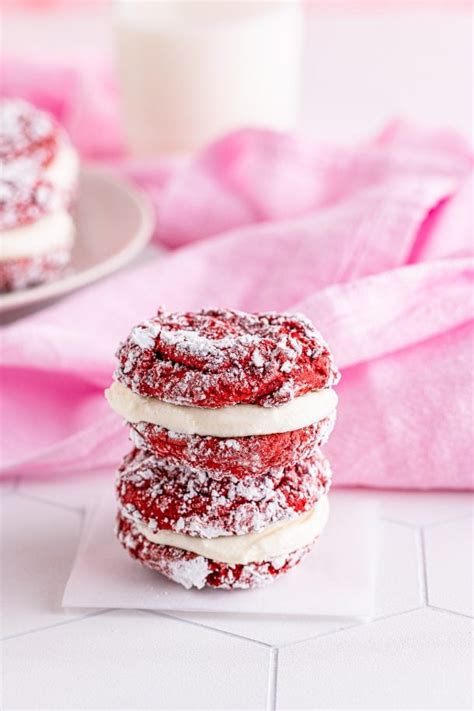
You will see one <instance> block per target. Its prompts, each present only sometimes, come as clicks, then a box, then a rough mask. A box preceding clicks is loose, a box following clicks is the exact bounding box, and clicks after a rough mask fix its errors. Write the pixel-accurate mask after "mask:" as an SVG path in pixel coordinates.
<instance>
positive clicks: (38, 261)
mask: <svg viewBox="0 0 474 711" xmlns="http://www.w3.org/2000/svg"><path fill="white" fill-rule="evenodd" d="M0 239H1V236H0ZM70 258H71V250H70V249H56V250H54V251H53V252H48V253H46V254H41V255H37V256H35V257H24V258H21V259H8V260H5V261H0V292H7V291H17V290H19V289H24V288H26V287H29V286H34V285H37V284H43V283H45V282H48V281H52V280H53V279H56V278H57V277H58V276H59V275H60V274H61V272H62V271H63V269H64V267H65V266H66V265H67V264H68V262H69V260H70Z"/></svg>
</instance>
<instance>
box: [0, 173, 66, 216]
mask: <svg viewBox="0 0 474 711" xmlns="http://www.w3.org/2000/svg"><path fill="white" fill-rule="evenodd" d="M20 163H21V164H22V163H23V160H21V159H20V160H19V161H15V162H13V163H10V164H8V165H7V166H5V167H4V169H2V171H1V175H0V230H10V229H13V228H14V227H19V226H20V225H26V224H29V223H31V222H35V221H36V220H38V219H39V218H40V217H43V216H44V215H46V214H48V213H51V212H53V211H54V210H57V209H59V208H60V207H61V199H60V196H59V194H58V192H57V191H56V190H55V189H54V188H53V186H52V184H51V182H50V181H49V180H45V179H44V178H38V177H37V176H36V175H35V173H28V172H27V173H25V175H23V176H21V175H20V176H18V175H16V168H17V167H18V164H20Z"/></svg>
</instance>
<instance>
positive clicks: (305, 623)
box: [175, 521, 423, 646]
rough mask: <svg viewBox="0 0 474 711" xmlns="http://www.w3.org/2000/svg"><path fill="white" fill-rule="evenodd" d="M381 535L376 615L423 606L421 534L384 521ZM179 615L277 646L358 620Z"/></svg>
mask: <svg viewBox="0 0 474 711" xmlns="http://www.w3.org/2000/svg"><path fill="white" fill-rule="evenodd" d="M379 533H380V542H379V552H378V575H377V582H376V597H375V616H377V617H379V616H385V615H391V614H394V613H396V612H403V611H406V610H412V609H414V608H416V607H419V606H421V605H422V604H423V595H422V590H421V582H422V565H421V560H420V548H419V534H418V531H416V530H414V529H412V528H408V527H405V526H400V525H398V524H395V523H391V522H386V521H381V522H380V528H379ZM175 616H176V617H179V618H180V619H186V620H191V621H193V622H196V623H198V624H202V625H205V626H208V627H214V628H217V629H221V630H226V631H228V632H231V633H233V634H238V635H242V636H244V637H248V638H250V639H255V640H260V641H262V642H266V643H267V644H271V645H276V646H278V645H283V644H290V643H291V642H297V641H299V640H303V639H307V638H308V637H316V636H318V635H323V634H327V633H328V632H331V631H334V630H339V629H344V628H345V627H349V626H353V625H354V620H348V619H324V618H320V619H311V618H305V617H301V618H287V619H282V618H272V617H270V618H266V619H263V618H260V617H257V618H253V617H247V616H244V615H212V614H186V613H181V614H178V615H176V614H175Z"/></svg>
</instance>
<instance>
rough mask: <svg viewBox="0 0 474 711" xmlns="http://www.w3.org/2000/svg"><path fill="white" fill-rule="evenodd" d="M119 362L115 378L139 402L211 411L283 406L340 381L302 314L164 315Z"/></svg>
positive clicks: (139, 329)
mask: <svg viewBox="0 0 474 711" xmlns="http://www.w3.org/2000/svg"><path fill="white" fill-rule="evenodd" d="M117 357H118V360H119V365H118V368H117V370H116V375H115V377H116V378H117V379H118V380H119V381H120V382H122V383H123V384H124V385H125V386H127V387H128V388H130V389H131V390H133V391H134V392H136V393H138V394H139V395H143V396H145V397H156V398H158V399H160V400H164V401H166V402H170V403H175V404H178V405H188V406H197V407H207V408H219V407H225V406H229V405H236V404H237V403H251V404H258V405H263V406H275V405H281V404H283V403H285V402H288V401H289V400H291V399H293V398H294V397H298V396H300V395H303V394H304V393H306V392H309V391H311V390H319V389H321V388H325V387H329V386H331V385H333V384H334V383H335V382H337V380H338V378H339V373H338V371H337V369H336V367H335V365H334V363H333V359H332V356H331V353H330V352H329V350H328V347H327V345H326V343H325V341H324V340H323V338H322V336H321V335H320V334H319V333H318V331H316V329H315V328H314V326H313V325H312V324H311V322H310V321H309V320H308V319H307V318H306V317H304V316H302V315H299V314H277V313H260V314H247V313H242V312H239V311H231V310H224V309H215V310H213V309H208V310H202V311H199V312H198V313H168V312H166V311H164V310H162V309H160V310H159V311H158V313H157V315H156V316H155V317H153V318H152V319H150V320H148V321H144V322H143V323H141V324H139V325H138V326H136V327H135V328H134V329H133V330H132V332H131V334H130V335H129V337H128V339H127V340H126V341H125V343H123V344H122V345H121V347H120V348H119V351H118V353H117Z"/></svg>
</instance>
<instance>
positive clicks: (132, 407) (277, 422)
mask: <svg viewBox="0 0 474 711" xmlns="http://www.w3.org/2000/svg"><path fill="white" fill-rule="evenodd" d="M105 395H106V397H107V400H108V401H109V404H110V406H111V407H112V409H113V410H115V412H117V413H118V414H119V415H121V416H122V417H123V418H124V419H125V420H126V421H127V422H150V423H152V424H154V425H160V426H161V427H165V428H166V429H168V430H171V431H173V432H179V433H181V434H190V435H201V436H203V437H204V436H210V437H250V436H254V435H267V434H278V433H281V432H292V431H293V430H299V429H301V428H302V427H309V425H312V424H314V423H315V422H319V421H320V420H323V419H324V418H325V417H328V416H329V415H330V414H331V413H332V412H334V410H335V409H336V406H337V395H336V393H335V391H334V390H332V389H331V388H324V389H323V390H315V391H313V392H309V393H306V394H305V395H301V396H300V397H297V398H295V399H294V400H290V401H289V402H287V403H285V404H284V405H279V406H278V407H262V406H260V405H245V404H239V405H233V406H231V407H221V408H217V409H210V408H204V407H185V406H184V405H172V404H171V403H168V402H163V401H162V400H158V399H157V398H153V397H143V396H141V395H138V394H137V393H134V392H133V391H132V390H130V389H129V388H127V387H126V386H125V385H123V384H122V383H119V382H118V381H115V382H114V383H112V385H111V386H110V388H108V390H106V391H105Z"/></svg>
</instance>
